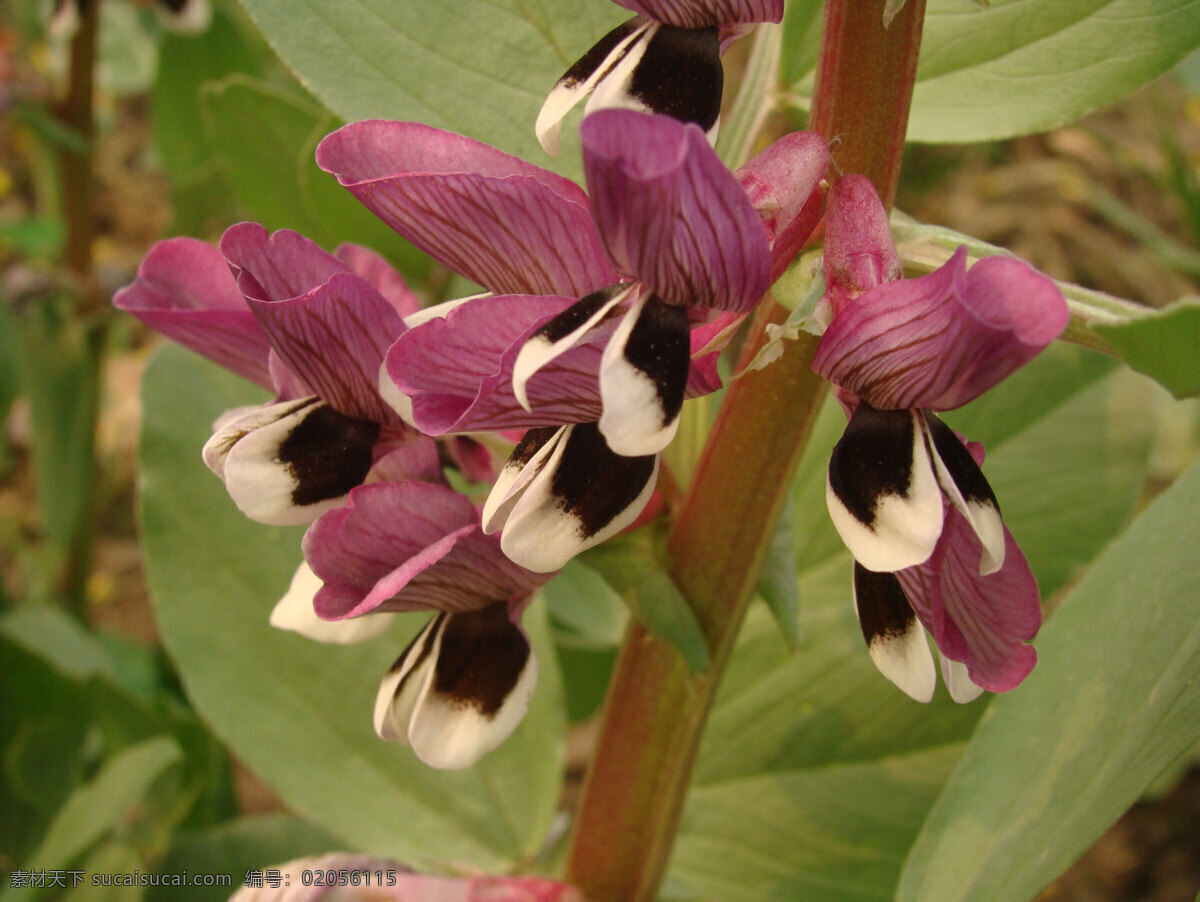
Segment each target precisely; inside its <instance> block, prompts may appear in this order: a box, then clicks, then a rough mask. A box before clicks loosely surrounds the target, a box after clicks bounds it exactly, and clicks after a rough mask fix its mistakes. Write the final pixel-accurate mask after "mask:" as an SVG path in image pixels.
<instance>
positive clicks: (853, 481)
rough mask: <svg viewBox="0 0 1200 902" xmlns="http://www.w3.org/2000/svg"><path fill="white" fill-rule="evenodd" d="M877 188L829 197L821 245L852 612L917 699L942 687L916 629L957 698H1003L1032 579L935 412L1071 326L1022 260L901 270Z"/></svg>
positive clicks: (1033, 590)
mask: <svg viewBox="0 0 1200 902" xmlns="http://www.w3.org/2000/svg"><path fill="white" fill-rule="evenodd" d="M902 275H903V273H902V271H901V265H900V260H899V257H898V256H897V254H896V250H895V246H894V244H893V243H892V239H891V235H890V232H889V230H888V224H887V214H886V212H885V211H884V208H883V205H882V204H881V203H880V201H879V198H878V196H877V195H876V194H875V192H874V189H873V188H872V187H871V185H870V182H868V181H867V180H866V179H865V178H863V177H861V176H854V175H850V176H845V177H843V178H842V179H840V180H839V181H838V182H837V184H836V185H835V186H834V188H833V190H832V191H831V193H830V199H829V212H828V216H827V237H826V247H825V277H826V283H827V285H828V293H827V295H826V301H827V302H828V305H829V307H830V308H831V312H832V322H831V323H830V325H829V327H828V328H827V329H826V331H825V333H824V335H823V336H822V338H821V342H820V345H819V347H818V350H817V354H816V357H815V359H814V362H813V368H814V369H815V370H816V371H817V372H818V373H820V374H821V375H822V376H824V377H825V378H827V379H829V380H830V381H831V382H833V383H834V384H835V385H836V386H838V388H839V389H840V396H839V397H840V398H841V400H842V403H843V405H844V406H845V408H846V410H847V412H848V414H849V417H850V422H849V425H848V426H847V427H846V433H845V435H844V436H843V437H842V439H841V440H840V441H839V442H838V443H837V445H836V447H835V448H834V450H833V456H832V459H831V460H830V464H829V480H828V490H827V493H826V498H827V501H828V506H829V512H830V515H831V516H832V518H833V522H834V525H835V526H836V527H837V530H838V532H839V534H840V535H841V537H842V540H843V541H844V542H845V543H846V545H847V547H848V548H849V549H850V551H851V553H852V554H853V555H854V558H855V565H854V590H855V605H856V609H857V611H858V615H859V621H860V623H861V625H862V629H863V635H864V637H865V638H866V640H867V643H868V647H869V649H870V652H871V656H872V658H873V659H874V661H875V663H876V664H877V665H878V667H879V668H880V670H881V671H882V672H883V673H884V674H885V675H886V676H888V677H889V678H890V679H891V680H893V681H894V682H895V683H896V684H897V685H899V686H900V688H902V689H903V690H904V691H905V692H907V693H908V694H909V695H911V696H913V697H914V698H916V699H919V700H922V701H928V700H929V699H930V698H931V697H932V696H933V691H934V685H935V682H936V677H935V668H934V664H933V658H932V655H931V654H930V651H929V647H928V644H927V643H926V640H925V634H924V630H922V628H921V627H922V626H924V627H925V629H928V630H929V632H931V633H932V634H933V637H934V640H935V641H936V643H937V646H938V650H939V652H940V655H941V658H942V672H943V677H944V679H945V680H946V683H947V687H948V689H949V690H950V693H951V695H952V696H953V697H954V698H956V699H957V700H959V701H968V700H970V699H972V698H974V697H976V696H977V695H978V694H979V692H980V691H982V690H983V689H988V690H991V691H996V692H1000V691H1004V690H1007V689H1011V688H1013V687H1014V686H1016V685H1017V684H1018V683H1020V682H1021V680H1022V679H1024V677H1025V676H1026V675H1027V674H1028V673H1029V671H1030V670H1031V669H1032V667H1033V665H1034V662H1035V661H1036V653H1035V652H1034V650H1033V648H1032V647H1030V646H1029V645H1028V644H1026V643H1027V641H1028V640H1030V639H1032V638H1033V636H1034V635H1035V634H1036V632H1037V630H1038V627H1039V626H1040V624H1041V607H1040V601H1039V595H1038V588H1037V583H1036V581H1035V580H1034V577H1033V574H1032V572H1031V571H1030V569H1029V565H1028V564H1027V563H1026V561H1025V558H1024V556H1023V555H1022V554H1021V550H1020V548H1018V547H1017V544H1016V542H1015V541H1014V540H1013V537H1012V534H1011V533H1010V532H1009V531H1008V528H1007V527H1006V526H1005V525H1004V523H1003V521H1002V520H1001V518H1000V509H999V505H998V503H997V501H996V497H995V495H994V493H993V492H992V489H991V487H990V486H989V485H988V482H987V480H986V478H984V476H983V473H982V471H981V470H980V467H979V465H980V464H981V463H982V460H983V449H982V447H981V446H979V445H978V444H975V443H965V442H964V441H963V440H962V439H960V437H959V436H957V435H956V434H955V432H954V431H953V430H952V429H950V428H949V427H948V426H946V425H945V424H944V423H943V422H942V421H941V419H939V418H938V416H937V414H936V412H937V411H943V410H950V409H953V408H956V407H959V406H961V405H963V404H965V403H967V402H968V401H970V400H972V399H974V398H976V397H978V396H979V395H980V394H982V393H983V392H985V391H986V390H987V389H989V388H991V387H992V386H993V385H995V384H996V383H997V382H999V381H1000V380H1001V379H1003V378H1004V377H1005V376H1007V375H1008V374H1009V373H1011V372H1012V371H1013V370H1015V369H1017V368H1018V367H1020V366H1021V365H1023V364H1024V363H1026V362H1028V361H1029V360H1030V359H1032V358H1033V357H1034V356H1035V355H1036V354H1037V353H1038V352H1039V351H1041V350H1042V348H1044V347H1045V346H1046V345H1047V344H1048V343H1049V342H1050V341H1052V340H1053V339H1054V338H1055V337H1056V336H1057V335H1058V334H1059V333H1060V332H1061V331H1062V330H1063V328H1064V327H1065V326H1066V322H1067V316H1068V312H1067V307H1066V302H1065V301H1064V300H1063V297H1062V294H1061V293H1060V292H1059V291H1058V289H1057V287H1056V286H1055V285H1054V283H1053V282H1052V281H1051V280H1050V279H1048V278H1046V277H1045V276H1043V275H1041V274H1040V273H1038V272H1036V271H1035V270H1033V269H1032V268H1031V267H1029V266H1028V265H1026V264H1025V263H1022V262H1020V261H1018V260H1015V259H1012V258H1008V257H989V258H987V259H985V260H981V261H979V262H978V263H976V264H975V265H974V266H972V267H971V268H969V269H968V268H967V256H966V250H965V248H961V247H960V248H959V249H958V251H957V252H956V253H955V254H954V256H953V257H952V258H951V259H950V261H949V262H947V263H946V264H945V265H944V266H943V267H941V268H940V269H938V270H937V271H936V272H933V273H930V274H928V275H926V276H922V277H920V278H915V279H903V278H902Z"/></svg>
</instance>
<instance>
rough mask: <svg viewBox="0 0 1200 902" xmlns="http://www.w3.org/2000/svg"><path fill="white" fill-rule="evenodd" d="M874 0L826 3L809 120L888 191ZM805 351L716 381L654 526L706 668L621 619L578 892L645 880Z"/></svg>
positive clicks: (794, 440)
mask: <svg viewBox="0 0 1200 902" xmlns="http://www.w3.org/2000/svg"><path fill="white" fill-rule="evenodd" d="M885 5H886V2H885V0H830V2H829V3H827V4H826V20H825V33H824V37H823V42H822V50H821V57H820V63H819V69H818V73H817V82H816V83H817V96H816V98H815V101H814V105H813V116H812V122H811V127H812V128H814V129H816V130H817V131H819V132H820V134H821V135H822V136H823V137H824V138H826V139H827V140H829V141H831V142H834V141H836V144H835V156H834V159H835V171H838V170H840V171H841V172H849V171H856V172H861V173H863V174H865V175H867V176H868V177H869V178H870V179H871V181H872V182H873V183H874V184H875V186H876V188H877V190H878V192H879V194H880V196H881V197H882V198H883V199H884V203H885V204H886V205H888V206H890V203H891V199H892V198H893V197H894V195H895V188H896V181H897V179H898V177H899V170H900V161H901V158H902V155H903V148H904V135H905V130H906V126H907V122H908V111H909V104H910V102H911V99H912V86H913V80H914V78H915V73H916V61H917V52H918V49H919V46H920V35H921V22H922V19H923V17H924V8H925V4H924V0H909V2H908V3H907V4H906V5H905V7H904V8H903V9H902V10H901V11H900V12H899V13H898V14H897V15H896V16H895V18H894V19H893V20H892V21H891V23H890V25H889V27H887V28H885V27H884V24H883V21H884V7H885ZM786 313H787V312H786V311H785V310H784V309H783V308H781V307H780V306H779V305H777V304H775V302H774V301H772V300H770V299H768V300H767V301H766V302H765V304H764V306H763V308H762V309H761V310H760V315H759V316H757V317H756V320H755V322H754V325H753V331H752V334H751V336H750V338H749V340H748V341H747V345H746V350H745V354H744V355H743V358H742V361H741V365H742V366H744V365H745V364H747V363H749V361H751V360H752V359H753V357H754V355H755V354H756V353H757V351H758V349H759V347H760V346H761V345H762V343H763V341H764V335H765V330H766V326H767V325H768V324H771V323H778V322H782V321H783V319H785V318H786ZM815 350H816V339H815V338H811V337H810V336H802V337H801V339H800V340H798V341H796V342H790V343H788V345H787V347H786V349H785V351H784V353H783V355H782V357H781V358H780V359H779V360H778V361H777V362H775V363H774V364H772V365H771V366H769V367H767V368H765V369H763V370H756V371H750V372H747V373H746V374H745V376H743V377H742V378H740V379H739V380H737V381H736V382H735V383H734V384H733V385H732V386H730V388H729V391H728V393H727V395H726V398H725V401H724V403H723V405H722V407H721V410H720V412H719V414H718V417H717V421H716V423H715V425H714V428H713V431H712V433H711V435H710V437H709V440H708V443H707V445H706V447H705V451H704V455H703V457H702V458H701V461H700V463H699V465H698V467H697V471H696V472H697V475H696V478H695V480H694V481H693V483H692V485H691V487H690V490H689V492H688V494H687V496H686V498H685V500H684V502H683V505H682V507H681V508H680V511H679V515H678V517H677V518H676V520H675V522H674V525H673V528H672V531H671V534H670V536H669V538H668V541H667V556H668V566H669V568H670V571H671V574H672V576H673V578H674V579H675V581H676V583H677V584H678V586H679V588H680V589H681V590H682V592H683V594H684V595H685V597H687V599H688V600H689V602H690V603H691V605H692V608H693V610H694V612H695V614H696V617H697V620H698V621H699V623H700V625H701V627H702V629H703V631H704V634H705V637H706V639H707V640H708V644H709V653H710V658H711V666H710V668H709V669H708V670H707V671H706V672H704V673H690V672H689V671H688V669H687V666H686V665H685V664H684V662H683V660H682V658H681V657H680V656H679V654H678V652H676V650H675V649H674V648H673V647H672V646H670V645H669V644H668V643H666V642H664V641H662V640H660V639H657V638H655V637H653V636H651V635H649V634H648V633H647V631H646V630H645V629H644V628H643V627H642V626H641V625H640V624H638V623H636V622H634V623H632V624H631V626H630V628H629V631H628V632H627V634H626V637H625V643H624V645H623V647H622V649H621V653H620V656H619V658H618V660H617V664H616V668H615V670H614V674H613V680H612V683H611V685H610V688H609V694H608V698H607V699H606V702H605V707H604V714H603V722H602V725H601V731H600V736H599V739H598V742H597V747H596V750H595V754H594V758H593V763H592V767H591V770H590V771H589V774H588V777H587V781H586V783H585V785H584V792H583V797H582V799H581V802H580V807H579V810H578V813H577V818H576V825H575V833H574V836H573V839H572V845H571V849H570V853H569V859H568V869H567V878H568V880H569V881H570V882H571V883H573V884H575V885H576V886H578V887H580V888H581V889H582V890H583V891H584V893H585V894H586V895H587V897H588V898H589V899H592V900H594V902H608V900H614V902H615V900H623V902H624V900H628V902H639V900H649V899H652V898H654V897H655V895H656V893H657V889H658V886H659V884H660V882H661V880H662V877H663V874H664V872H665V870H666V865H667V861H668V858H669V855H670V851H671V847H672V844H673V842H674V837H675V833H676V831H677V829H678V825H679V817H680V814H681V812H682V809H683V802H684V798H685V796H686V792H687V787H688V783H689V780H690V776H691V771H692V766H693V763H694V761H695V758H696V753H697V750H698V748H699V742H700V737H701V735H702V733H703V728H704V724H705V721H706V719H707V715H708V711H709V709H710V708H711V706H712V703H713V700H714V698H715V696H716V690H717V687H718V685H719V682H720V679H721V676H722V673H723V670H724V667H725V664H726V663H727V661H728V659H729V656H730V653H731V651H732V648H733V645H734V641H735V639H736V637H737V633H738V630H739V628H740V626H741V622H742V619H743V616H744V614H745V610H746V607H747V605H748V604H749V602H750V599H751V598H752V597H753V593H754V586H755V582H756V580H757V578H758V571H759V568H760V566H761V564H762V561H763V558H764V556H765V554H766V549H767V547H768V545H769V543H770V541H771V538H772V536H773V533H774V530H775V526H776V524H777V522H778V518H779V514H780V511H781V509H782V505H783V498H784V494H785V491H786V487H787V485H788V484H789V483H790V481H791V478H792V475H793V473H794V471H795V466H796V463H797V462H798V460H799V459H800V456H801V454H802V453H803V450H804V448H805V446H806V444H807V441H808V437H809V435H810V434H811V429H812V424H813V422H814V420H815V417H816V414H817V412H818V410H819V409H820V403H821V401H822V399H823V398H824V393H825V389H824V383H823V382H822V381H821V380H820V379H819V378H818V377H816V376H815V375H814V374H813V373H812V370H811V363H812V357H813V354H814V353H815ZM739 369H740V367H739ZM735 512H736V515H734V513H735Z"/></svg>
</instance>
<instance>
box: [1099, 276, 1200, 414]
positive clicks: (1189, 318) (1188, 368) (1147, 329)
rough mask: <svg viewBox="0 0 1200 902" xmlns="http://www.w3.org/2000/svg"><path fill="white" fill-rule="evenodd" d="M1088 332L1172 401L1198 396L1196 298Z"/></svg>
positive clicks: (1199, 316)
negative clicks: (1166, 392)
mask: <svg viewBox="0 0 1200 902" xmlns="http://www.w3.org/2000/svg"><path fill="white" fill-rule="evenodd" d="M1092 328H1093V329H1095V330H1096V332H1098V333H1099V334H1100V337H1101V338H1103V339H1105V340H1106V341H1107V342H1108V343H1109V344H1110V345H1112V346H1113V348H1114V349H1115V350H1116V352H1117V353H1118V354H1120V355H1121V358H1122V359H1123V360H1124V361H1125V362H1126V363H1128V364H1129V365H1130V366H1131V367H1133V368H1134V369H1135V370H1137V371H1138V372H1139V373H1145V374H1146V375H1147V376H1149V377H1150V378H1151V379H1154V380H1156V381H1157V382H1159V383H1161V384H1162V385H1164V386H1166V387H1167V389H1168V390H1170V392H1171V394H1173V395H1174V396H1175V397H1177V398H1183V397H1186V396H1188V395H1195V394H1197V393H1200V298H1198V297H1186V298H1180V299H1179V300H1178V301H1176V302H1175V303H1173V304H1171V305H1169V306H1167V307H1164V308H1163V309H1162V310H1146V312H1145V313H1144V314H1143V315H1142V316H1140V317H1138V318H1135V319H1128V320H1125V321H1124V322H1118V323H1096V324H1095V325H1094V326H1093V327H1092Z"/></svg>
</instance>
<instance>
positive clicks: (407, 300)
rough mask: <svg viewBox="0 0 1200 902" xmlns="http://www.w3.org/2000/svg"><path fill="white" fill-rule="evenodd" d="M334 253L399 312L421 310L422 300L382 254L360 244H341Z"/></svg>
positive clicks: (413, 312) (405, 313) (407, 314)
mask: <svg viewBox="0 0 1200 902" xmlns="http://www.w3.org/2000/svg"><path fill="white" fill-rule="evenodd" d="M333 253H334V256H335V257H337V258H338V259H339V260H341V261H342V262H343V263H345V264H346V265H347V266H349V267H350V269H351V271H353V272H354V274H355V275H357V276H361V277H362V278H363V279H366V280H367V282H368V283H370V285H371V287H372V288H374V289H375V290H376V291H378V292H379V293H380V294H381V295H383V296H384V298H385V299H386V300H387V302H388V303H389V304H391V305H392V307H393V308H394V309H395V311H396V312H397V313H399V314H400V315H401V316H402V317H403V316H412V315H413V314H415V313H418V312H419V311H420V310H421V299H420V298H419V297H417V296H416V295H415V294H413V292H412V291H411V290H410V289H409V287H408V283H407V282H405V281H404V276H402V275H400V271H399V270H398V269H396V267H394V266H392V264H391V263H389V262H388V261H387V259H386V258H385V257H384V256H383V255H382V254H380V253H377V252H376V251H373V250H371V249H370V248H369V247H363V246H362V245H361V244H350V243H349V242H347V243H346V244H341V245H338V248H337V250H335V251H334V252H333Z"/></svg>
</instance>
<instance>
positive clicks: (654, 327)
mask: <svg viewBox="0 0 1200 902" xmlns="http://www.w3.org/2000/svg"><path fill="white" fill-rule="evenodd" d="M689 345H690V343H689V333H688V315H687V308H685V307H681V306H678V305H676V304H668V303H666V302H665V301H662V300H660V299H659V298H657V297H652V298H650V300H649V301H647V302H646V306H645V307H643V308H642V313H641V316H639V317H638V319H637V322H636V323H635V324H634V326H633V330H632V331H631V332H630V333H629V341H628V342H626V344H625V352H624V353H625V359H626V360H628V361H629V362H630V363H631V364H632V365H633V366H635V367H637V368H638V369H639V370H641V371H642V372H643V373H645V374H646V375H647V376H649V377H650V379H651V381H653V382H654V385H655V388H657V389H658V400H659V404H660V405H661V407H662V423H663V425H664V426H665V425H667V424H668V423H670V422H671V421H672V420H674V419H675V417H677V416H678V415H679V410H680V408H682V407H683V394H684V390H685V389H686V388H687V376H688V366H689V361H690V350H691V349H690V346H689Z"/></svg>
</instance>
